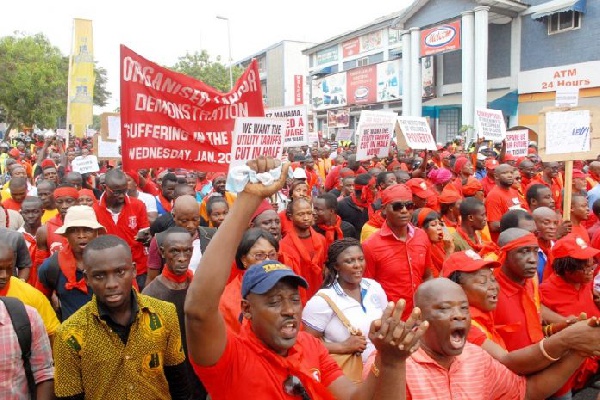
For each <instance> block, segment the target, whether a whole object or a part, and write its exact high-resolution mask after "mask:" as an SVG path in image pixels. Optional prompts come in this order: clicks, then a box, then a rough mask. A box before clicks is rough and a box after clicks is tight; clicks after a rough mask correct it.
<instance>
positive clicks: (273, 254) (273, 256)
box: [248, 251, 278, 261]
mask: <svg viewBox="0 0 600 400" xmlns="http://www.w3.org/2000/svg"><path fill="white" fill-rule="evenodd" d="M248 256H250V257H252V258H254V259H255V260H256V261H265V260H266V259H267V258H268V259H269V260H277V256H278V254H277V252H276V251H272V252H270V253H268V254H267V253H255V254H248Z"/></svg>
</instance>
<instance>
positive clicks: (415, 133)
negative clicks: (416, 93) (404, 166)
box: [398, 117, 437, 151]
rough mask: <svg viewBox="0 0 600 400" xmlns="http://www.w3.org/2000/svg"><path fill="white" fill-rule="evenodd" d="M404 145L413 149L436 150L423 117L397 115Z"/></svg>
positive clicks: (429, 129)
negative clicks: (404, 141)
mask: <svg viewBox="0 0 600 400" xmlns="http://www.w3.org/2000/svg"><path fill="white" fill-rule="evenodd" d="M398 125H400V130H401V131H402V134H403V135H404V139H405V140H406V145H407V146H408V147H410V148H411V149H415V150H433V151H436V150H437V144H436V143H435V139H434V138H433V135H432V134H431V128H430V127H429V124H428V123H427V119H425V118H424V117H398Z"/></svg>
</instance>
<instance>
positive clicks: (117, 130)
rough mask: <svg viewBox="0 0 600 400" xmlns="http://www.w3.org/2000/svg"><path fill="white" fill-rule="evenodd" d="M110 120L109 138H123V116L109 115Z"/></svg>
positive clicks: (108, 119)
mask: <svg viewBox="0 0 600 400" xmlns="http://www.w3.org/2000/svg"><path fill="white" fill-rule="evenodd" d="M106 119H107V121H108V139H110V140H121V116H120V115H109V116H108V117H107V118H106Z"/></svg>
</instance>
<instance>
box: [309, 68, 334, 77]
mask: <svg viewBox="0 0 600 400" xmlns="http://www.w3.org/2000/svg"><path fill="white" fill-rule="evenodd" d="M330 73H331V66H329V67H324V68H321V69H319V70H316V71H315V72H313V73H312V74H311V75H312V76H320V75H328V74H330Z"/></svg>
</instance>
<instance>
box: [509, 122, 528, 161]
mask: <svg viewBox="0 0 600 400" xmlns="http://www.w3.org/2000/svg"><path fill="white" fill-rule="evenodd" d="M528 147H529V131H528V130H527V129H517V130H514V131H511V130H508V131H506V153H508V154H512V155H513V156H515V157H522V156H526V155H527V148H528Z"/></svg>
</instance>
